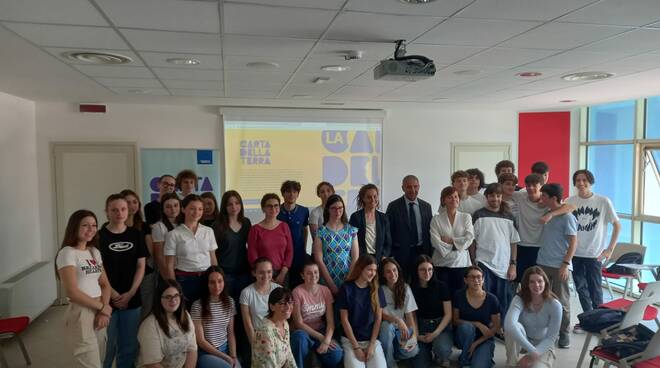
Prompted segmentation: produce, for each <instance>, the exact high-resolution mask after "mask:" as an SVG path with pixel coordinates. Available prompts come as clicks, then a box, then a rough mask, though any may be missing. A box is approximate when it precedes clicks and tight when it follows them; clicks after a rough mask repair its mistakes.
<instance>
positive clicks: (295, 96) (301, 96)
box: [291, 95, 312, 98]
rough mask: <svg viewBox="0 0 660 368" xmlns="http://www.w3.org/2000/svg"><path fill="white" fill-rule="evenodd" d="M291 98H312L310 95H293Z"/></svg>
mask: <svg viewBox="0 0 660 368" xmlns="http://www.w3.org/2000/svg"><path fill="white" fill-rule="evenodd" d="M291 97H293V98H310V97H312V96H311V95H293V96H291Z"/></svg>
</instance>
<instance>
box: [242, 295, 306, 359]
mask: <svg viewBox="0 0 660 368" xmlns="http://www.w3.org/2000/svg"><path fill="white" fill-rule="evenodd" d="M268 310H269V311H268V316H267V317H266V318H265V319H264V323H263V325H262V326H261V328H259V329H257V331H256V333H255V337H254V346H253V349H252V368H296V361H295V360H294V358H293V353H292V352H291V343H290V340H289V322H287V320H288V319H289V318H290V317H291V311H292V310H293V297H292V296H291V291H290V290H289V289H286V288H283V287H278V288H276V289H274V290H273V291H271V292H270V295H269V296H268Z"/></svg>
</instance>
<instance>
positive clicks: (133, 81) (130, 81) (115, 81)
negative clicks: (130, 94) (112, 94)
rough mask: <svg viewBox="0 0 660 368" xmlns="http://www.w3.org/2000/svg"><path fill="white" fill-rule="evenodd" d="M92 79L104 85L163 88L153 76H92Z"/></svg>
mask: <svg viewBox="0 0 660 368" xmlns="http://www.w3.org/2000/svg"><path fill="white" fill-rule="evenodd" d="M94 80H96V81H97V82H99V83H101V84H102V85H104V86H106V87H143V88H163V85H162V84H161V83H160V82H159V81H158V79H153V78H152V79H147V78H94Z"/></svg>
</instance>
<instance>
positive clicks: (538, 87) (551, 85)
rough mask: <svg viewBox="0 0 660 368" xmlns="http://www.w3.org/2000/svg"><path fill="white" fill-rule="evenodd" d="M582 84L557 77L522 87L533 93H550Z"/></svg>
mask: <svg viewBox="0 0 660 368" xmlns="http://www.w3.org/2000/svg"><path fill="white" fill-rule="evenodd" d="M580 84H583V83H580V82H568V81H565V80H563V79H561V78H560V77H559V76H556V77H551V78H546V79H542V80H540V81H535V82H531V83H527V84H524V85H522V87H524V88H525V89H528V90H535V91H551V90H556V89H562V88H568V87H575V86H577V85H580Z"/></svg>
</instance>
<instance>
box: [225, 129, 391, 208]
mask: <svg viewBox="0 0 660 368" xmlns="http://www.w3.org/2000/svg"><path fill="white" fill-rule="evenodd" d="M224 136H225V165H226V173H225V174H226V189H236V190H238V191H239V192H240V193H241V195H242V196H243V201H244V202H245V207H246V209H258V208H259V201H260V200H261V196H262V195H263V194H264V193H267V192H275V193H277V194H279V189H280V185H281V183H282V182H283V181H284V180H289V179H290V180H297V181H299V182H300V183H301V184H302V191H301V193H300V197H299V200H298V202H299V203H301V204H302V205H305V206H308V207H315V206H317V205H318V204H319V203H320V200H319V199H318V197H317V196H316V184H318V183H319V182H320V181H328V182H330V183H332V184H333V185H334V186H335V190H336V191H337V193H338V194H340V195H341V196H342V197H344V200H345V201H346V200H348V201H347V202H348V203H347V206H348V207H349V213H350V211H352V210H353V209H354V208H355V206H356V205H355V201H354V198H355V196H356V195H357V191H358V190H359V188H360V186H362V185H363V184H366V183H375V184H376V185H380V181H381V152H382V147H381V145H382V139H381V138H382V137H381V124H379V123H319V122H310V123H300V122H296V123H287V122H267V121H240V122H236V121H225V125H224Z"/></svg>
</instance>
